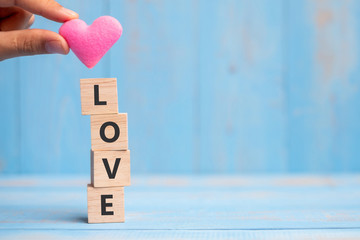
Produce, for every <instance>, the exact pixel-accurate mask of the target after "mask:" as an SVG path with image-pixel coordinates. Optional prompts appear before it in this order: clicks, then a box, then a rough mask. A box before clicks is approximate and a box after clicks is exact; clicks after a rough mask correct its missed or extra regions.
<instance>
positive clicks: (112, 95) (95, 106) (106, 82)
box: [80, 78, 118, 115]
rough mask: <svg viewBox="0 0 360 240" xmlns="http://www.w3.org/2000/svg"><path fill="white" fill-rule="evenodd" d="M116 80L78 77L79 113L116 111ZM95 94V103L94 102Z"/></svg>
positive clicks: (89, 113)
mask: <svg viewBox="0 0 360 240" xmlns="http://www.w3.org/2000/svg"><path fill="white" fill-rule="evenodd" d="M116 82H117V80H116V78H88V79H80V95H81V113H82V114H83V115H91V114H109V113H110V114H111V113H118V96H117V84H116ZM95 86H97V90H95ZM95 91H97V92H95ZM95 94H96V96H97V99H96V100H97V103H95Z"/></svg>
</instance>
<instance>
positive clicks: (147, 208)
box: [0, 175, 360, 231]
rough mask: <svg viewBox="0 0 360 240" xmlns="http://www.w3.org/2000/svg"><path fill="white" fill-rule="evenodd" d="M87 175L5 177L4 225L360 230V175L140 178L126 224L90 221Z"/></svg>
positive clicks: (128, 201)
mask: <svg viewBox="0 0 360 240" xmlns="http://www.w3.org/2000/svg"><path fill="white" fill-rule="evenodd" d="M87 181H88V179H87V177H86V178H75V179H73V178H64V177H57V178H56V177H52V178H48V177H21V176H20V177H18V176H15V177H12V178H11V177H2V178H1V180H0V199H1V201H0V212H1V213H2V214H1V215H0V229H8V230H9V229H13V230H25V229H28V230H30V229H37V230H41V229H43V230H50V229H52V230H66V229H72V230H92V231H93V230H96V229H98V230H100V229H103V230H111V229H112V230H120V231H121V230H138V231H142V230H204V231H205V230H228V231H232V230H258V231H265V230H274V229H275V230H276V229H277V230H287V229H291V230H314V229H327V230H330V229H339V230H346V229H355V230H359V229H360V203H359V199H360V176H359V175H343V176H342V175H339V176H311V175H299V176H276V175H273V176H248V177H247V176H243V177H236V176H212V175H209V176H203V177H199V176H198V177H196V176H187V177H181V176H153V177H151V176H134V177H133V182H132V187H130V188H125V218H126V222H125V223H114V224H100V225H89V224H86V222H87V220H86V217H87V209H86V202H87V200H86V187H85V184H86V182H87Z"/></svg>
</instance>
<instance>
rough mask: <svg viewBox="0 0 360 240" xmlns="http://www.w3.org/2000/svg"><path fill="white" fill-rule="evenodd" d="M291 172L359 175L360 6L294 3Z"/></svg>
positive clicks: (289, 44) (290, 6)
mask: <svg viewBox="0 0 360 240" xmlns="http://www.w3.org/2000/svg"><path fill="white" fill-rule="evenodd" d="M286 5H287V8H286V9H287V11H286V18H287V19H288V21H286V22H285V36H286V40H285V42H286V44H285V45H284V48H285V50H284V52H285V61H284V62H285V64H286V66H285V69H286V72H285V77H286V79H287V82H286V89H287V91H286V92H287V96H286V98H287V101H288V105H287V108H288V110H287V112H288V113H287V114H288V117H287V118H288V132H289V133H288V136H289V145H288V146H287V148H288V153H289V170H290V171H317V172H319V171H321V172H332V171H359V169H360V163H359V161H358V159H359V157H360V151H359V148H358V145H357V142H358V140H357V136H359V134H360V128H359V124H358V123H359V121H360V109H359V108H358V103H359V102H360V95H359V94H358V90H357V89H358V88H359V85H360V78H359V75H360V71H359V67H358V64H359V63H358V62H359V61H358V55H359V51H358V50H357V49H358V41H359V39H358V37H357V36H358V35H359V23H360V18H359V16H358V14H357V13H358V11H359V9H360V3H359V2H358V1H338V0H331V1H288V2H287V3H286Z"/></svg>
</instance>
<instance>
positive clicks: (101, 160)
mask: <svg viewBox="0 0 360 240" xmlns="http://www.w3.org/2000/svg"><path fill="white" fill-rule="evenodd" d="M91 184H92V185H93V186H94V187H123V186H130V151H91Z"/></svg>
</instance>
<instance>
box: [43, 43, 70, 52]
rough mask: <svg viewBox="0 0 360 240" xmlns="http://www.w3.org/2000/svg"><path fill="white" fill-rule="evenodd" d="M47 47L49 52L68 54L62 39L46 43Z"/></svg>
mask: <svg viewBox="0 0 360 240" xmlns="http://www.w3.org/2000/svg"><path fill="white" fill-rule="evenodd" d="M45 49H46V51H47V52H48V53H60V54H66V50H65V48H64V46H63V45H62V43H61V41H58V40H53V41H48V42H46V43H45Z"/></svg>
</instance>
